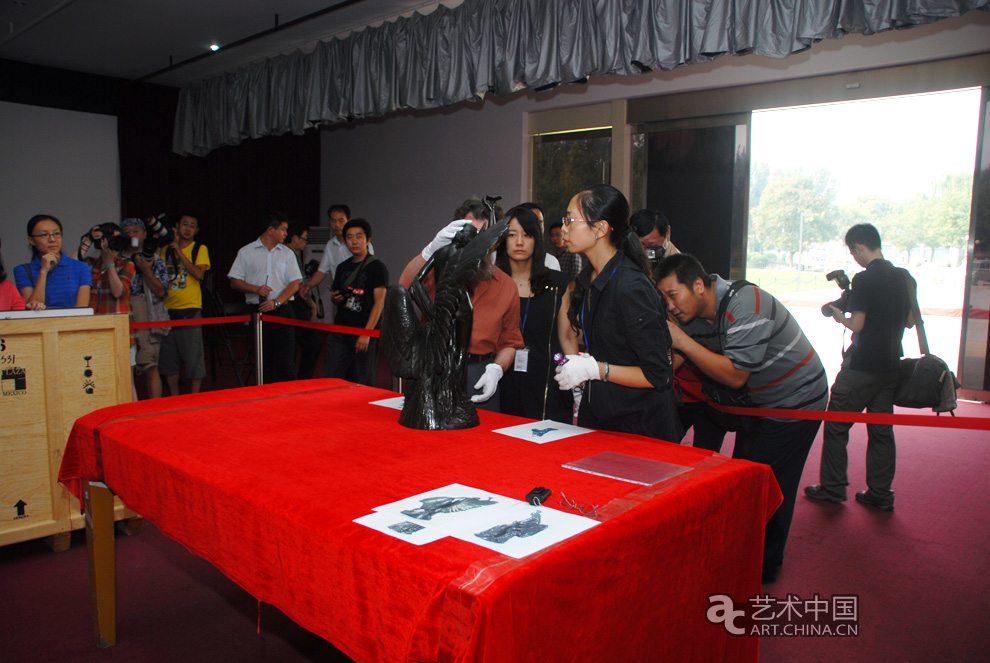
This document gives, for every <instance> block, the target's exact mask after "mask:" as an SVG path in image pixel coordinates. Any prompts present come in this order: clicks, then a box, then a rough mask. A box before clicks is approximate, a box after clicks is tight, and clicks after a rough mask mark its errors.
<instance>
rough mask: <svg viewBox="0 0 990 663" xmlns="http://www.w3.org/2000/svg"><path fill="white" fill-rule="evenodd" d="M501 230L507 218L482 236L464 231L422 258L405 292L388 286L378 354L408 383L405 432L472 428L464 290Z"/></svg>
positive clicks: (469, 321) (468, 311) (469, 317)
mask: <svg viewBox="0 0 990 663" xmlns="http://www.w3.org/2000/svg"><path fill="white" fill-rule="evenodd" d="M507 228H508V220H507V219H506V220H503V221H500V222H499V223H495V224H489V225H488V226H487V227H486V228H485V229H483V230H482V231H480V232H479V231H478V230H477V229H476V228H475V227H474V226H472V225H470V224H469V225H466V226H464V228H462V229H461V230H460V231H459V232H458V233H457V234H456V235H455V236H454V238H453V240H452V242H451V244H450V245H449V246H445V247H443V248H442V249H440V250H438V251H437V252H436V253H434V254H433V256H432V257H430V259H429V260H427V262H426V264H425V265H424V266H423V268H422V269H421V270H420V271H419V273H418V274H417V275H416V277H415V278H414V279H413V281H412V283H411V285H410V286H409V289H408V290H407V289H406V288H404V287H402V286H400V285H394V286H391V287H389V289H388V292H387V294H386V296H385V310H384V311H383V313H382V333H381V339H382V349H383V351H384V352H385V357H386V359H387V360H388V364H389V367H390V368H391V369H392V373H393V374H394V375H395V376H397V377H402V378H405V379H407V380H408V388H407V389H406V394H405V401H404V403H403V406H402V414H401V415H400V416H399V423H400V424H402V425H403V426H406V427H407V428H416V429H420V430H458V429H462V428H472V427H474V426H477V425H478V423H479V420H478V412H477V410H476V409H475V406H474V403H472V402H471V400H470V399H469V398H468V397H467V395H466V394H467V359H468V347H469V346H470V344H471V328H472V325H473V322H474V312H473V307H472V305H471V297H470V295H469V294H468V291H467V289H466V287H467V286H468V285H469V284H470V283H471V282H472V281H473V280H474V279H475V277H476V275H477V273H478V270H479V269H480V268H481V267H482V264H483V263H484V262H485V258H486V257H487V256H488V254H489V253H490V252H491V250H492V248H493V247H494V246H495V244H496V243H498V241H499V239H500V238H501V237H502V235H503V234H504V233H505V231H506V229H507ZM430 272H432V273H433V276H434V280H435V283H436V287H435V289H434V297H433V299H430V295H429V292H428V291H427V288H426V286H425V285H424V283H423V280H424V279H425V278H426V277H427V275H428V274H430ZM414 304H415V306H414ZM416 307H419V310H420V311H421V312H422V316H423V318H424V320H420V316H419V314H418V313H417V311H416Z"/></svg>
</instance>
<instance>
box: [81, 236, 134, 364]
mask: <svg viewBox="0 0 990 663" xmlns="http://www.w3.org/2000/svg"><path fill="white" fill-rule="evenodd" d="M128 247H130V239H129V238H127V237H126V236H124V235H122V234H121V229H120V226H118V225H117V224H116V223H101V224H99V225H97V226H93V227H92V228H91V229H90V231H89V232H88V233H86V234H85V235H83V237H82V240H81V241H80V242H79V250H78V251H77V255H78V256H80V257H81V258H82V259H83V262H85V263H86V264H88V265H89V267H90V269H91V270H92V277H93V294H92V297H90V302H89V305H90V306H92V307H93V310H94V312H95V313H96V314H97V315H100V314H106V313H130V311H131V307H130V301H131V281H132V280H133V279H134V265H132V264H131V261H130V259H129V258H128V256H127V253H126V251H127V249H128ZM91 248H95V249H96V250H98V251H99V256H96V257H93V256H90V257H86V253H87V252H88V251H89V250H90V249H91ZM133 346H134V339H133V338H132V339H131V347H132V348H133ZM132 355H133V353H132ZM133 359H134V357H133V356H132V357H131V360H132V363H133Z"/></svg>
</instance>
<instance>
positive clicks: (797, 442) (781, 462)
mask: <svg viewBox="0 0 990 663" xmlns="http://www.w3.org/2000/svg"><path fill="white" fill-rule="evenodd" d="M821 425H822V422H820V421H800V420H798V421H795V420H791V421H775V420H773V419H764V418H760V419H757V423H756V426H755V427H754V428H753V430H752V431H738V432H737V433H736V446H735V449H734V450H733V452H732V457H733V458H742V459H744V460H750V461H753V462H754V463H764V464H766V465H769V466H770V469H771V470H773V476H774V478H776V479H777V484H778V485H779V486H780V492H781V493H783V494H784V501H783V503H782V504H781V505H780V507H779V508H778V509H777V511H776V512H775V513H774V514H773V516H771V517H770V520H769V521H768V522H767V530H766V537H765V539H764V543H763V570H764V571H765V572H766V571H769V572H771V573H772V572H773V571H775V570H776V568H777V567H778V566H780V565H781V564H782V563H783V561H784V546H786V545H787V535H788V533H789V532H790V530H791V519H792V518H793V517H794V503H795V501H796V499H797V490H798V485H799V484H800V483H801V473H802V472H803V471H804V463H805V461H806V460H807V459H808V452H809V451H811V445H812V444H813V443H814V441H815V435H817V434H818V429H819V428H820V427H821Z"/></svg>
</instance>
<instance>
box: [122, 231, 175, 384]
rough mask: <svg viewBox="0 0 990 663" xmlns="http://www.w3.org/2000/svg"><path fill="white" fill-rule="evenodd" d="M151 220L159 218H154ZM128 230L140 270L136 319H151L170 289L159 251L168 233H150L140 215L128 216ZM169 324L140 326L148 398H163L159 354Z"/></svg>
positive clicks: (140, 369) (138, 366)
mask: <svg viewBox="0 0 990 663" xmlns="http://www.w3.org/2000/svg"><path fill="white" fill-rule="evenodd" d="M150 222H151V223H156V222H159V223H160V220H159V219H157V218H154V217H153V218H152V219H151V220H150ZM120 226H121V229H122V230H123V232H124V234H125V235H127V236H128V237H130V240H131V245H130V247H129V248H128V251H127V253H128V255H129V256H130V258H131V261H132V262H133V263H134V267H135V268H136V274H135V275H134V279H133V280H132V281H131V317H132V318H133V319H134V322H149V321H150V320H151V319H152V316H151V312H152V308H153V307H155V306H159V307H162V306H163V305H164V304H163V302H164V299H165V295H166V293H167V292H168V291H167V289H166V288H165V284H166V283H168V270H167V269H166V268H165V261H164V260H162V259H161V257H160V256H159V255H158V249H159V248H161V246H162V243H163V242H164V243H165V244H167V243H168V242H167V240H168V235H167V234H166V235H165V236H164V239H162V238H161V237H160V236H158V235H155V236H153V237H151V238H149V237H148V231H147V227H146V226H145V222H144V221H142V220H141V219H137V218H129V219H124V220H123V221H122V222H121V224H120ZM169 333H170V330H169V328H168V327H164V328H158V329H140V330H138V333H137V360H136V363H135V365H134V373H135V375H136V376H137V375H144V379H145V385H146V387H147V391H148V398H161V396H162V378H161V376H160V375H159V374H158V357H159V354H160V352H161V344H162V339H163V338H164V337H166V336H168V335H169Z"/></svg>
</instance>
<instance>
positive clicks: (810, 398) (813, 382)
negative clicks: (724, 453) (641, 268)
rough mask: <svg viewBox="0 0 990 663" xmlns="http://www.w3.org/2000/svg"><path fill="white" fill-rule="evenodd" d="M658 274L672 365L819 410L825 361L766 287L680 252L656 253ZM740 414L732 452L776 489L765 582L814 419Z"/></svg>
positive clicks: (755, 400) (824, 394)
mask: <svg viewBox="0 0 990 663" xmlns="http://www.w3.org/2000/svg"><path fill="white" fill-rule="evenodd" d="M658 275H659V277H660V280H659V288H660V292H661V294H662V295H663V297H664V299H665V300H666V302H667V308H668V315H669V316H670V317H671V318H673V319H674V320H676V322H677V323H678V324H671V325H670V334H671V339H672V345H673V348H674V350H676V353H677V354H676V356H675V361H674V364H675V367H678V366H680V365H681V364H682V363H683V362H684V361H685V360H687V361H690V362H691V363H693V364H694V365H695V366H697V367H698V369H699V370H700V371H701V372H702V373H703V374H704V375H705V376H706V377H707V378H708V379H709V380H711V381H713V382H715V383H717V384H719V385H723V386H724V387H728V388H729V389H732V390H736V392H737V393H739V392H746V393H747V394H748V395H749V398H750V402H751V404H752V405H754V406H756V407H764V408H782V409H791V410H824V409H825V405H826V402H827V400H828V381H827V379H826V378H825V368H824V367H823V366H822V362H821V360H820V359H819V358H818V355H817V354H816V353H815V349H814V348H813V347H812V346H811V343H810V342H809V341H808V339H807V337H806V336H805V335H804V332H802V331H801V328H800V327H799V326H798V324H797V322H796V321H795V320H794V317H793V316H791V315H790V314H789V313H788V311H787V309H785V308H784V306H783V304H781V303H780V302H779V301H777V300H776V299H774V297H773V296H772V295H771V294H770V293H768V292H766V291H764V290H762V289H760V288H758V287H756V286H755V285H752V284H739V285H742V286H743V287H738V285H733V284H732V283H730V282H729V281H725V280H723V279H722V278H721V277H720V276H719V275H717V274H708V273H706V272H705V270H704V268H703V267H702V266H701V263H700V262H698V260H697V258H695V257H694V256H691V255H688V254H686V253H680V254H676V255H673V256H670V257H669V258H666V259H665V260H663V262H661V263H660V266H659V268H658ZM672 321H673V320H672ZM678 325H680V326H678ZM746 419H747V420H748V424H747V426H746V427H745V428H743V429H741V430H739V431H737V432H736V444H735V448H734V450H733V453H732V456H733V457H734V458H743V459H746V460H751V461H754V462H757V463H766V464H767V465H769V466H770V468H771V469H772V470H773V474H774V477H776V479H777V483H778V484H779V485H780V490H781V492H782V493H783V495H784V502H783V504H781V506H780V508H778V509H777V511H776V513H774V515H773V516H772V517H771V518H770V520H769V522H767V529H766V541H765V543H764V549H763V582H764V583H770V582H773V581H774V580H776V578H777V569H778V568H779V567H780V565H781V564H782V563H783V561H784V546H785V545H786V543H787V534H788V531H789V530H790V525H791V518H792V517H793V515H794V502H795V497H796V495H797V489H798V484H799V483H800V481H801V472H802V470H803V469H804V463H805V460H806V459H807V457H808V452H809V451H810V450H811V445H812V443H813V442H814V440H815V435H816V434H817V433H818V428H819V426H821V422H820V421H806V420H800V419H779V418H770V417H747V418H746Z"/></svg>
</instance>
